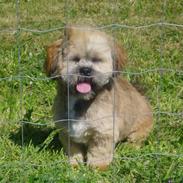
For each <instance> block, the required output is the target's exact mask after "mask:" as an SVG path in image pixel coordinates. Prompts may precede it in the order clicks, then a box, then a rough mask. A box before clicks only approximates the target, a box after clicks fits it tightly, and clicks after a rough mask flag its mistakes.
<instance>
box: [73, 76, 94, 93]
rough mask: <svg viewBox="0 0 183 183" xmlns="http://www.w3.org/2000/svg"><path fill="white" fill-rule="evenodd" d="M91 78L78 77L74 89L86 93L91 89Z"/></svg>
mask: <svg viewBox="0 0 183 183" xmlns="http://www.w3.org/2000/svg"><path fill="white" fill-rule="evenodd" d="M92 85H93V84H92V79H91V78H85V77H81V78H78V82H77V84H76V91H77V92H78V93H80V94H88V93H90V92H91V90H92Z"/></svg>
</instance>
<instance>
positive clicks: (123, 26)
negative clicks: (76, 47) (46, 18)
mask: <svg viewBox="0 0 183 183" xmlns="http://www.w3.org/2000/svg"><path fill="white" fill-rule="evenodd" d="M160 26H164V27H174V28H181V29H182V28H183V25H182V24H174V23H168V22H157V23H152V24H146V25H140V26H139V25H138V26H137V25H125V24H110V25H103V26H97V27H96V28H91V30H102V29H108V28H113V29H114V28H116V29H119V28H126V29H145V28H151V27H160ZM72 27H73V28H75V29H81V28H80V27H78V26H72ZM64 28H65V26H61V27H55V28H52V29H44V30H39V29H29V28H23V27H19V29H18V31H22V32H32V33H49V32H55V31H60V30H63V29H64ZM82 30H85V29H84V28H82ZM86 30H88V28H87V29H86ZM16 31H17V29H6V28H5V29H0V33H4V32H8V33H15V32H16Z"/></svg>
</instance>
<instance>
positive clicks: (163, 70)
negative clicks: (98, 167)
mask: <svg viewBox="0 0 183 183" xmlns="http://www.w3.org/2000/svg"><path fill="white" fill-rule="evenodd" d="M19 6H20V1H19V0H16V19H17V26H16V29H0V33H9V34H15V35H16V42H17V45H18V63H17V64H18V68H19V72H18V75H11V76H8V77H1V78H0V81H7V82H11V81H14V80H17V81H19V95H20V99H19V100H20V106H19V107H20V114H19V116H20V119H22V118H23V109H22V108H23V88H22V87H23V83H22V81H23V80H24V79H29V80H31V81H46V80H51V79H54V78H59V77H61V76H60V75H57V76H54V77H34V76H27V75H26V76H25V75H22V71H21V49H20V45H19V39H20V34H21V33H23V32H29V33H32V34H34V33H37V34H45V33H50V32H55V31H60V30H63V29H64V28H65V26H61V27H55V28H50V29H46V30H38V29H29V28H25V27H21V25H20V9H19ZM163 9H165V5H164V8H163ZM68 11H69V5H68V2H67V1H65V24H66V25H67V24H68V23H69V20H68V18H67V13H68ZM163 11H164V10H163ZM113 14H114V16H115V11H113ZM162 17H163V16H162ZM152 27H157V28H160V29H161V36H160V37H161V40H162V41H161V49H160V57H161V58H160V59H161V62H162V59H163V53H164V50H163V28H165V27H173V28H176V29H183V25H182V24H174V23H169V22H165V20H164V19H163V18H162V20H161V21H160V22H156V23H152V24H145V25H138V26H137V25H125V24H116V23H114V22H113V23H112V24H109V25H103V26H98V27H96V28H92V29H93V30H94V29H96V30H105V29H112V31H114V30H120V29H127V30H128V29H133V30H137V29H149V28H152ZM74 28H75V29H81V28H80V27H78V26H76V27H74ZM82 29H83V28H82ZM87 29H88V28H87ZM66 37H67V35H65V38H66ZM113 37H114V39H115V33H114V32H113ZM67 62H68V60H67ZM68 64H69V63H68ZM114 64H115V63H114ZM67 67H68V65H67ZM68 73H69V72H68V71H67V76H71V75H70V74H68ZM113 73H120V74H121V75H125V74H129V75H132V76H133V75H144V74H147V73H157V74H159V75H160V83H159V88H158V91H157V103H158V111H157V112H154V113H153V114H154V115H155V116H158V118H160V117H161V115H169V116H178V117H180V118H181V119H183V112H177V113H176V112H168V111H161V108H160V103H161V101H160V96H159V93H160V90H161V86H162V78H161V77H162V74H164V73H175V74H177V75H180V76H182V75H183V70H181V69H180V70H178V69H172V68H163V67H160V68H150V69H145V70H140V71H135V72H134V71H116V70H113ZM104 74H109V73H104ZM77 76H79V75H77ZM67 88H68V91H67V94H68V118H67V119H61V120H58V121H53V122H54V123H58V122H59V123H60V122H64V121H67V122H68V128H69V127H70V122H73V121H78V120H76V119H72V118H70V114H69V111H70V110H69V108H70V106H69V105H70V102H69V101H70V99H69V96H70V91H69V83H68V87H67ZM115 93H116V91H115V92H114V96H113V109H114V105H115ZM114 113H115V111H114V110H113V115H107V116H103V117H101V118H98V119H94V120H92V121H99V120H101V119H105V118H109V119H111V121H112V122H113V132H114V127H115V119H114V118H115V115H114ZM144 115H148V114H144ZM134 117H135V116H134ZM53 122H48V123H44V124H42V123H34V122H31V121H24V120H20V123H21V126H22V131H21V134H22V140H21V142H22V156H21V163H20V162H7V164H0V166H14V165H15V164H16V165H20V164H21V165H23V166H24V165H25V166H26V162H24V157H23V147H24V135H25V134H24V124H31V125H35V126H50V125H52V123H53ZM87 122H89V121H87V120H86V121H85V123H87ZM113 143H114V141H113ZM68 144H70V138H68ZM114 146H115V145H114V144H113V147H114ZM69 147H70V145H69ZM68 151H69V154H70V150H68ZM161 156H166V157H175V158H176V157H178V158H182V157H183V154H173V153H159V152H158V150H157V152H155V153H154V152H152V153H148V154H143V155H139V156H135V157H133V156H124V157H118V156H116V155H114V159H120V160H137V159H143V158H144V157H151V158H154V157H156V158H157V157H161ZM61 162H66V161H65V160H63V161H57V162H53V163H51V164H47V163H45V164H43V165H39V164H33V163H32V164H31V163H27V165H31V166H52V165H56V164H58V163H61Z"/></svg>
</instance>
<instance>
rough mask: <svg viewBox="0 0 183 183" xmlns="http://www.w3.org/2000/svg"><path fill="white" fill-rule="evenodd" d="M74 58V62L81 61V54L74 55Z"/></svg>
mask: <svg viewBox="0 0 183 183" xmlns="http://www.w3.org/2000/svg"><path fill="white" fill-rule="evenodd" d="M72 60H73V61H74V62H79V61H80V57H79V56H74V57H73V58H72Z"/></svg>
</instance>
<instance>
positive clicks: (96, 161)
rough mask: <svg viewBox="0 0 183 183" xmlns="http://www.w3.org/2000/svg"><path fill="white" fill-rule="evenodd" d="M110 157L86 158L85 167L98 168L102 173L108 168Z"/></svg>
mask: <svg viewBox="0 0 183 183" xmlns="http://www.w3.org/2000/svg"><path fill="white" fill-rule="evenodd" d="M112 159H113V158H112V155H109V156H102V157H97V158H96V157H92V156H88V160H87V165H88V166H90V167H92V168H98V169H99V170H101V171H104V170H106V169H107V168H108V166H109V164H110V163H111V162H112Z"/></svg>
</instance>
